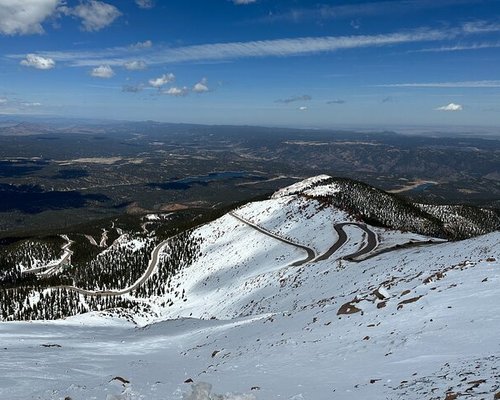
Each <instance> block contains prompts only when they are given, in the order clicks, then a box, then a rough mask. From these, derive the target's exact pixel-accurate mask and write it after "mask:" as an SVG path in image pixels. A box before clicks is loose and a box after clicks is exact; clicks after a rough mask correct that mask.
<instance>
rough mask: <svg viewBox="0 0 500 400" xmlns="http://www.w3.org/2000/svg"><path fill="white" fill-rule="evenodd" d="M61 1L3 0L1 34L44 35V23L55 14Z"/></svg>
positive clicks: (1, 3)
mask: <svg viewBox="0 0 500 400" xmlns="http://www.w3.org/2000/svg"><path fill="white" fill-rule="evenodd" d="M59 3H60V0H1V1H0V34H4V35H27V34H33V33H43V31H44V30H43V27H42V22H44V21H45V20H46V19H47V18H49V17H50V16H51V15H53V14H55V12H56V9H57V6H58V5H59Z"/></svg>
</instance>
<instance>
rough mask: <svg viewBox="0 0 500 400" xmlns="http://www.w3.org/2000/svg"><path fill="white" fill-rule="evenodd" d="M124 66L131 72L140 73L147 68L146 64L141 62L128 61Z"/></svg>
mask: <svg viewBox="0 0 500 400" xmlns="http://www.w3.org/2000/svg"><path fill="white" fill-rule="evenodd" d="M123 66H124V67H125V68H126V69H128V70H129V71H139V70H141V69H146V68H147V65H146V63H145V62H144V61H141V60H134V61H127V62H126V63H125V64H123Z"/></svg>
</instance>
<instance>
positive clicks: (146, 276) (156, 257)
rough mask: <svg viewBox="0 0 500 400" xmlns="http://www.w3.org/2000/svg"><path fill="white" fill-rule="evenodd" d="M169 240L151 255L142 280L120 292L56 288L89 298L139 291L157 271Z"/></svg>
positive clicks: (70, 287)
mask: <svg viewBox="0 0 500 400" xmlns="http://www.w3.org/2000/svg"><path fill="white" fill-rule="evenodd" d="M167 242H168V240H164V241H163V242H161V243H160V244H159V245H158V246H156V247H155V248H154V250H153V252H152V253H151V260H149V265H148V268H147V269H146V271H145V272H144V274H143V275H142V276H141V278H140V279H138V280H137V281H136V282H135V283H134V284H133V285H132V286H129V287H127V288H124V289H120V290H102V291H95V290H86V289H81V288H77V287H76V286H56V288H60V289H68V290H72V291H74V292H77V293H80V294H86V295H89V296H108V297H111V296H121V295H123V294H127V293H130V292H131V291H132V290H135V289H137V288H138V287H139V286H141V285H142V284H143V283H144V282H146V281H147V280H148V279H149V277H150V276H151V274H152V273H153V271H154V270H155V268H156V266H157V265H158V260H159V255H160V251H161V250H162V248H163V247H164V246H165V245H166V244H167Z"/></svg>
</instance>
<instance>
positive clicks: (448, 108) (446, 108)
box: [435, 103, 464, 112]
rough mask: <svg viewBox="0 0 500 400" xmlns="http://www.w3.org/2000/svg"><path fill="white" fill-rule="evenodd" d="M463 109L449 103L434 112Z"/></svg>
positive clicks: (460, 106)
mask: <svg viewBox="0 0 500 400" xmlns="http://www.w3.org/2000/svg"><path fill="white" fill-rule="evenodd" d="M463 109H464V108H463V106H462V105H460V104H455V103H450V104H447V105H445V106H442V107H438V108H436V109H435V110H436V111H452V112H453V111H462V110H463Z"/></svg>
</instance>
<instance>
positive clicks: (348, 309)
mask: <svg viewBox="0 0 500 400" xmlns="http://www.w3.org/2000/svg"><path fill="white" fill-rule="evenodd" d="M358 312H361V310H360V309H359V308H358V307H356V306H355V305H354V304H353V302H352V301H350V302H348V303H345V304H343V305H342V306H341V307H340V308H339V310H338V311H337V315H350V314H356V313H358Z"/></svg>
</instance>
